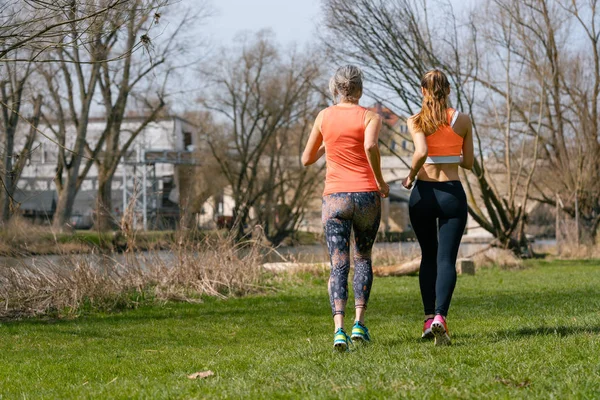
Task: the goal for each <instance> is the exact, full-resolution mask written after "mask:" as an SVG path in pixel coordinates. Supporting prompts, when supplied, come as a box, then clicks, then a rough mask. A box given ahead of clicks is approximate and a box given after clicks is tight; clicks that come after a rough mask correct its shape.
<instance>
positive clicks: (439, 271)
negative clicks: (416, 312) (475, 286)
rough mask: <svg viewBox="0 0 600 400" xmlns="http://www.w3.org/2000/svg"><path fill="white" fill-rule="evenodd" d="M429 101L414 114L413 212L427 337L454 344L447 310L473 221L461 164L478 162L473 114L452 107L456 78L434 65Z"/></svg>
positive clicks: (407, 183)
mask: <svg viewBox="0 0 600 400" xmlns="http://www.w3.org/2000/svg"><path fill="white" fill-rule="evenodd" d="M421 92H422V94H423V105H422V108H421V111H420V112H419V113H418V114H416V115H414V116H412V117H411V118H409V120H408V129H409V131H410V134H411V136H412V138H413V141H414V144H415V153H414V155H413V158H412V166H411V169H410V173H409V174H408V176H407V177H406V179H404V181H403V183H402V184H403V185H404V187H405V188H407V189H410V188H411V187H412V186H413V183H414V182H415V178H417V181H416V184H415V187H414V189H413V191H412V193H411V195H410V200H409V214H410V222H411V224H412V227H413V230H414V231H415V234H416V235H417V239H418V241H419V245H420V246H421V269H420V272H419V284H420V287H421V297H422V299H423V306H424V308H425V324H424V326H423V337H424V338H430V337H432V336H433V337H435V345H436V346H439V345H449V344H450V335H449V332H448V325H447V323H446V316H447V315H448V308H449V307H450V300H451V299H452V293H453V292H454V287H455V285H456V269H455V264H456V256H457V254H458V247H459V245H460V240H461V237H462V235H463V232H464V230H465V225H466V223H467V198H466V196H465V192H464V190H463V187H462V185H461V183H460V180H459V177H458V167H459V166H460V167H462V168H465V169H471V168H472V167H473V137H472V132H471V120H470V118H469V117H468V116H467V115H465V114H461V113H459V112H458V111H456V110H454V109H452V108H449V107H448V96H449V94H450V84H449V82H448V78H447V77H446V75H444V73H442V72H441V71H438V70H433V71H429V72H428V73H427V74H425V76H424V77H423V79H422V80H421Z"/></svg>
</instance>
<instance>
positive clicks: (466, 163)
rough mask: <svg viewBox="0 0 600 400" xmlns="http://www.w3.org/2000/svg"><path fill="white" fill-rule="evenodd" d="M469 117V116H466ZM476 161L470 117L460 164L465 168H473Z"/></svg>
mask: <svg viewBox="0 0 600 400" xmlns="http://www.w3.org/2000/svg"><path fill="white" fill-rule="evenodd" d="M466 117H467V118H469V117H468V116H466ZM474 161H475V155H474V151H473V126H472V124H471V119H470V118H469V124H468V125H467V134H466V135H465V137H464V139H463V148H462V157H461V160H460V166H461V167H462V168H464V169H468V170H470V169H471V168H473V162H474Z"/></svg>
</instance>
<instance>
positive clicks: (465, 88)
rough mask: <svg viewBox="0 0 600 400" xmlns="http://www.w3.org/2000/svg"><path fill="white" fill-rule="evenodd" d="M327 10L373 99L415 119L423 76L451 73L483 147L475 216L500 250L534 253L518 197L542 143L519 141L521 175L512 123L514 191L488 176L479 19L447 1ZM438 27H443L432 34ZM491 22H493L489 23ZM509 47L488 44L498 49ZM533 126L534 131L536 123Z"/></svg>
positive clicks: (339, 50)
mask: <svg viewBox="0 0 600 400" xmlns="http://www.w3.org/2000/svg"><path fill="white" fill-rule="evenodd" d="M324 9H325V11H326V15H327V19H326V26H327V33H326V35H325V38H324V39H325V40H324V41H323V42H324V43H325V46H326V47H327V48H328V50H329V52H330V53H331V54H332V55H333V57H334V59H336V60H344V61H345V62H348V61H351V62H354V63H357V64H359V65H361V66H362V67H363V68H364V69H365V70H366V72H367V74H368V76H369V78H370V80H371V81H372V82H374V83H375V85H376V86H375V89H374V90H372V91H371V92H372V93H371V95H372V96H373V97H375V98H378V99H381V100H382V101H386V100H387V103H388V104H389V103H392V105H393V106H395V107H396V108H397V109H398V110H400V111H402V112H404V113H406V114H408V115H410V114H414V113H415V112H416V111H417V110H418V109H419V107H420V102H421V96H420V77H421V76H423V74H424V73H425V72H426V71H427V70H429V69H431V68H440V69H442V70H444V71H446V72H447V73H448V76H449V79H450V81H451V85H452V101H453V103H454V106H455V107H456V108H458V109H459V110H460V111H462V112H465V113H468V114H469V115H471V119H472V120H473V122H474V124H473V132H474V134H475V139H476V145H477V147H478V148H479V157H478V158H476V160H475V163H474V167H473V172H474V174H473V178H474V185H473V184H472V183H471V180H470V179H465V183H466V187H465V189H466V191H467V194H468V198H469V214H470V215H471V216H472V217H473V218H474V219H475V220H476V221H477V222H478V223H479V225H480V226H482V227H483V228H484V229H485V230H487V231H488V232H490V233H491V234H492V235H494V237H495V238H496V239H497V244H498V245H500V246H503V247H508V248H511V249H513V250H515V251H516V252H519V253H520V252H522V251H524V249H525V251H527V250H526V249H527V247H528V246H527V241H526V238H525V235H524V230H523V226H524V221H525V219H526V212H525V205H526V202H527V201H526V198H527V195H525V196H519V197H518V199H517V196H515V195H514V194H515V193H519V194H523V193H525V194H526V193H528V190H529V186H530V184H531V179H532V178H531V176H532V174H533V172H534V171H535V166H536V165H537V163H536V162H535V157H537V155H536V154H537V153H536V148H537V144H536V143H535V140H533V141H530V142H529V143H526V142H525V141H518V142H519V144H520V145H522V146H523V147H522V148H523V151H522V152H521V153H520V158H519V161H518V162H519V168H518V173H515V171H513V170H512V168H511V167H510V163H511V160H512V159H513V157H514V156H515V154H513V153H512V152H511V148H513V146H514V145H515V141H514V140H513V139H514V138H512V137H511V136H510V132H511V130H512V129H514V126H513V125H514V124H515V123H514V122H513V121H512V120H511V119H510V118H509V120H508V121H506V120H502V121H501V124H500V125H497V126H496V127H495V129H501V130H502V131H503V132H505V133H506V136H505V140H504V141H503V143H502V146H501V147H502V150H501V151H502V152H504V154H505V155H506V157H505V158H504V164H505V167H507V168H508V169H507V170H506V174H505V176H506V177H507V179H506V186H508V187H510V189H506V191H502V190H499V189H498V183H497V182H496V180H497V179H496V177H495V175H496V174H495V172H496V171H490V170H488V169H487V168H486V164H487V161H484V158H485V157H486V156H487V154H486V152H485V151H484V150H483V148H482V138H483V137H485V136H486V133H487V132H486V128H485V127H483V129H482V128H481V127H480V126H479V125H478V124H477V121H478V120H479V118H478V115H477V114H479V113H480V112H487V111H489V108H487V106H488V105H489V104H487V103H483V105H485V107H484V108H479V107H481V105H482V102H481V98H482V96H483V97H484V98H485V96H486V95H485V92H486V88H485V86H484V85H483V84H481V83H480V82H479V81H478V80H477V77H478V75H479V74H480V73H481V70H482V69H483V68H484V66H483V65H482V57H481V54H480V53H479V50H480V49H479V41H480V40H481V39H480V38H479V36H478V35H479V31H478V29H479V28H480V27H481V26H480V25H478V24H479V22H477V21H476V20H475V19H473V20H471V22H470V23H467V24H464V25H463V27H462V28H460V27H459V25H458V21H457V18H456V16H455V14H454V10H453V8H452V6H451V4H450V3H449V2H447V1H434V2H432V3H430V2H427V1H425V0H396V1H392V2H387V1H382V0H350V1H341V0H326V1H325V2H324ZM484 19H485V17H484ZM434 23H435V28H436V29H432V28H431V27H432V26H433V24H434ZM484 23H490V21H485V22H481V24H484ZM505 33H509V32H505ZM506 44H507V43H505V42H504V43H489V44H488V45H490V46H491V47H493V48H495V49H496V50H498V48H499V47H500V48H501V47H502V46H503V45H506ZM508 45H509V46H510V43H508ZM487 61H489V59H488V60H487ZM505 61H506V60H505ZM511 65H512V62H511V61H508V62H504V67H503V68H501V69H500V71H502V70H504V74H503V76H507V75H511V70H510V68H511ZM511 79H512V75H511ZM509 84H510V83H509ZM502 93H504V94H506V96H505V97H504V98H503V100H502V101H503V103H504V105H503V106H504V109H505V110H506V112H507V113H508V115H510V113H511V110H512V108H513V102H512V100H511V97H512V94H511V93H510V92H508V93H507V92H506V91H504V92H502ZM391 99H394V100H395V101H394V100H391ZM506 116H507V114H506V113H505V115H504V117H506ZM529 123H530V125H529V126H533V120H529ZM534 130H535V127H534ZM532 158H533V161H532ZM515 176H517V177H518V178H514V177H515ZM474 186H475V187H474ZM517 188H518V190H517ZM524 190H525V192H523V191H524Z"/></svg>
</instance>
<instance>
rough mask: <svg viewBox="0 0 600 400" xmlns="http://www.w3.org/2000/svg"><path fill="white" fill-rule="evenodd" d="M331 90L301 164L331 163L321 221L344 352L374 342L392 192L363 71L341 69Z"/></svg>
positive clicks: (338, 342) (337, 339) (338, 341)
mask: <svg viewBox="0 0 600 400" xmlns="http://www.w3.org/2000/svg"><path fill="white" fill-rule="evenodd" d="M329 89H330V91H331V94H332V95H333V100H334V103H335V104H334V105H333V106H331V107H328V108H326V109H325V110H323V111H321V112H320V113H319V115H318V116H317V120H316V121H315V124H314V126H313V129H312V132H311V134H310V137H309V138H308V143H307V144H306V148H305V149H304V154H302V163H303V164H304V165H305V166H307V165H310V164H313V163H314V162H316V161H317V160H318V159H319V158H321V156H322V155H323V154H325V157H326V161H327V174H326V177H325V191H324V193H323V217H322V220H323V227H324V228H325V238H326V241H327V248H328V249H329V256H330V259H331V275H330V277H329V285H328V289H329V301H330V304H331V312H332V314H333V322H334V325H335V328H334V335H333V346H334V348H335V349H337V350H340V351H342V350H344V351H345V350H347V349H348V346H349V345H350V344H351V343H352V340H354V341H361V342H368V341H370V340H371V335H370V333H369V330H368V329H367V327H366V326H365V322H364V318H365V310H366V308H367V302H368V301H369V296H370V294H371V285H372V283H373V268H372V265H371V249H372V247H373V244H374V243H375V238H376V236H377V230H378V229H379V219H380V216H381V199H380V197H387V195H388V193H389V190H390V188H389V186H388V185H387V184H386V183H385V181H384V180H383V175H382V173H381V166H380V155H379V147H378V137H379V130H380V129H381V118H380V117H379V115H377V114H375V113H374V112H372V111H369V110H367V109H366V108H364V107H361V106H359V105H358V100H359V99H360V97H361V96H362V72H361V70H360V69H359V68H357V67H355V66H353V65H346V66H343V67H340V68H338V70H337V71H336V73H335V75H334V76H333V77H332V78H331V81H330V82H329ZM352 231H354V282H353V288H354V306H355V308H356V318H355V322H354V325H353V327H352V333H351V335H352V336H351V337H349V336H348V335H347V334H346V331H345V330H344V315H345V309H346V301H347V300H348V274H349V272H350V234H351V232H352Z"/></svg>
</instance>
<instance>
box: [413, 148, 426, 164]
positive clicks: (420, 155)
mask: <svg viewBox="0 0 600 400" xmlns="http://www.w3.org/2000/svg"><path fill="white" fill-rule="evenodd" d="M413 157H414V159H415V160H416V161H419V162H421V161H423V162H424V161H425V160H426V159H427V151H423V150H415V153H414V155H413Z"/></svg>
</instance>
